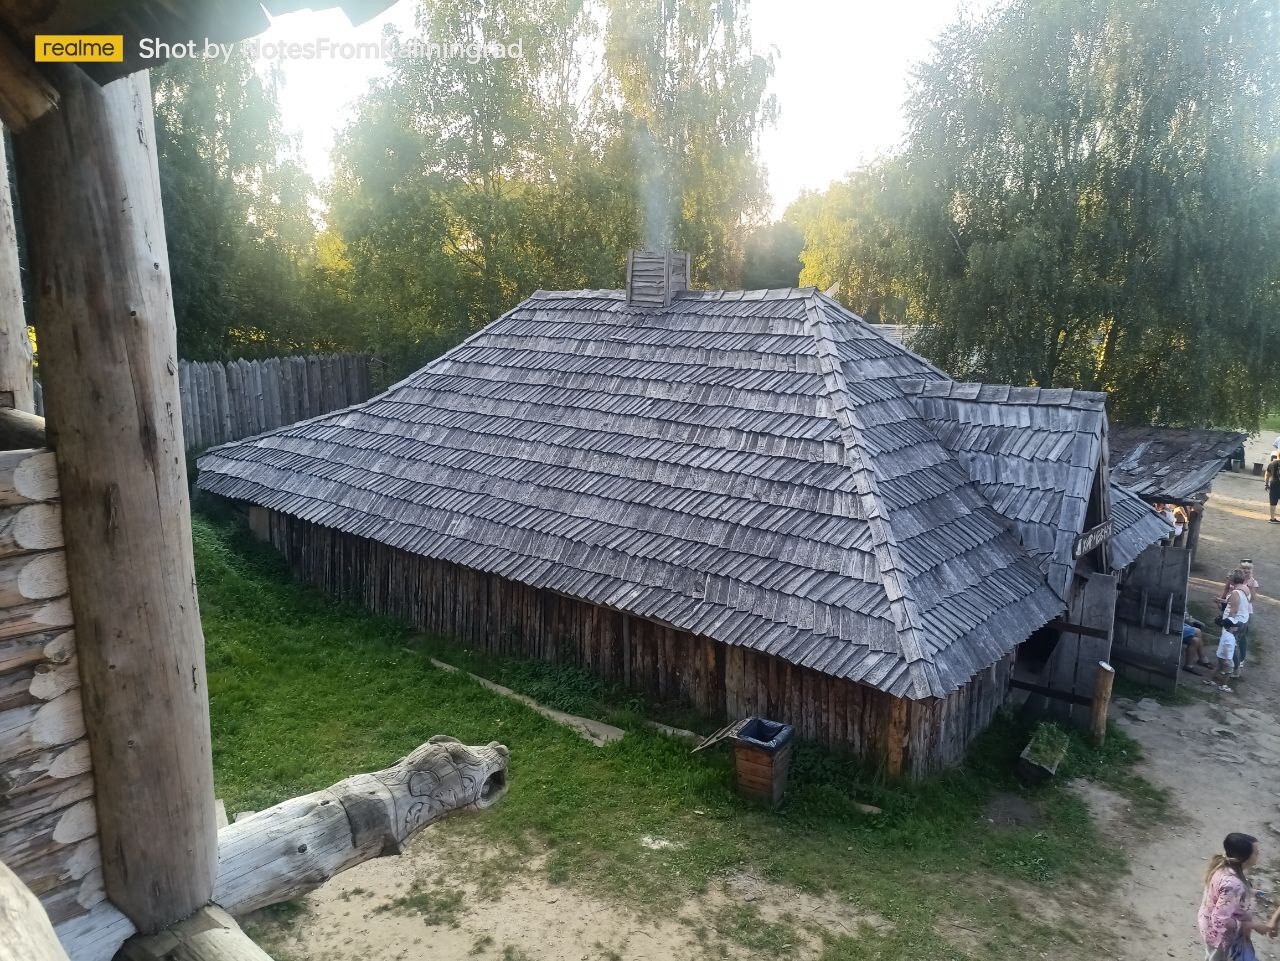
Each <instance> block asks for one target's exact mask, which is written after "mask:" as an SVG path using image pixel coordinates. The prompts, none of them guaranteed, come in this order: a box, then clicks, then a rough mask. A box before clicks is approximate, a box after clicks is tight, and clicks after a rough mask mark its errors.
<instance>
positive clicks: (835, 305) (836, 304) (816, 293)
mask: <svg viewBox="0 0 1280 961" xmlns="http://www.w3.org/2000/svg"><path fill="white" fill-rule="evenodd" d="M810 289H812V290H813V295H812V296H813V298H814V299H816V300H820V301H822V302H823V303H825V304H826V305H827V306H828V307H830V308H832V309H833V310H837V311H839V312H840V313H841V314H844V315H845V316H846V317H847V318H848V319H849V320H853V321H856V322H857V324H858V326H859V327H860V328H861V329H863V330H866V331H868V332H870V333H872V334H874V335H875V336H876V337H877V338H879V339H880V340H883V341H884V342H885V343H887V344H892V345H893V346H894V347H895V348H897V350H898V351H899V352H900V353H903V354H906V355H907V356H909V357H914V358H915V359H916V360H918V361H920V363H922V364H924V365H925V366H926V367H928V368H929V369H930V370H932V371H933V372H934V373H935V374H938V375H939V376H941V377H945V378H946V379H947V380H951V375H950V374H948V373H947V372H946V371H945V370H943V369H942V368H941V367H938V366H936V365H934V364H933V363H932V362H931V361H930V360H929V359H928V358H927V357H922V356H920V355H919V354H917V353H916V352H915V351H914V350H912V349H911V348H910V347H907V346H906V345H904V344H903V343H902V342H901V341H897V340H894V339H893V338H892V337H890V336H888V335H887V334H886V333H884V332H883V331H881V330H877V329H876V325H875V324H870V323H867V321H865V320H863V319H862V318H861V317H859V316H858V315H857V314H855V313H854V312H853V311H852V310H850V309H849V308H848V307H846V306H845V305H844V304H842V303H840V301H838V300H836V299H835V298H834V297H828V296H827V295H826V294H825V293H823V292H822V291H821V290H818V289H817V288H816V287H815V288H810Z"/></svg>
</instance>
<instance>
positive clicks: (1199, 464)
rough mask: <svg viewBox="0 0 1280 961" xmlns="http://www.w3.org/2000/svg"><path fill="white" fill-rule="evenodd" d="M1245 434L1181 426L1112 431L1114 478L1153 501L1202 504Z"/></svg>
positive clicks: (1114, 428)
mask: <svg viewBox="0 0 1280 961" xmlns="http://www.w3.org/2000/svg"><path fill="white" fill-rule="evenodd" d="M1243 443H1244V434H1240V433H1237V432H1235V431H1229V430H1192V429H1188V428H1181V427H1113V428H1111V476H1112V477H1113V478H1114V479H1115V480H1116V481H1118V482H1119V483H1121V484H1123V485H1124V486H1125V487H1127V488H1129V490H1131V491H1133V492H1134V493H1136V494H1137V495H1138V496H1139V497H1142V498H1143V499H1145V500H1149V501H1188V500H1198V499H1199V498H1200V497H1201V496H1203V495H1204V494H1205V493H1207V492H1208V491H1209V489H1210V488H1211V487H1212V486H1213V478H1214V476H1215V475H1216V474H1217V473H1218V471H1220V470H1222V467H1223V465H1224V464H1225V463H1226V461H1227V458H1228V457H1230V456H1231V453H1232V452H1233V451H1234V450H1235V449H1236V448H1237V447H1239V446H1240V445H1241V444H1243Z"/></svg>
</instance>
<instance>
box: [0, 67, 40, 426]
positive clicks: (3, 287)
mask: <svg viewBox="0 0 1280 961" xmlns="http://www.w3.org/2000/svg"><path fill="white" fill-rule="evenodd" d="M3 89H5V86H4V81H3V80H0V90H3ZM0 407H12V408H14V409H15V410H20V411H25V412H26V413H28V414H34V413H35V412H36V393H35V383H34V381H33V380H32V373H31V338H30V337H28V336H27V316H26V313H25V312H24V311H23V309H22V274H21V273H20V272H19V270H18V228H17V224H16V222H15V221H14V218H13V198H12V197H11V196H10V193H9V163H8V160H7V159H6V158H5V151H4V144H3V143H0ZM14 446H22V447H29V446H31V445H29V444H22V445H14Z"/></svg>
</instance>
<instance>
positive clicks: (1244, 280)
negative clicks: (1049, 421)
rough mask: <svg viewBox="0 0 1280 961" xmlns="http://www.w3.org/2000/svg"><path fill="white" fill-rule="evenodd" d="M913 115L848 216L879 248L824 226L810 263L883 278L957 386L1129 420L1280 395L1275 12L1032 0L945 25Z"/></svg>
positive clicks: (1279, 43) (1203, 419)
mask: <svg viewBox="0 0 1280 961" xmlns="http://www.w3.org/2000/svg"><path fill="white" fill-rule="evenodd" d="M908 115H909V134H908V138H907V144H906V147H905V149H904V151H903V152H902V154H901V156H899V157H897V158H895V159H894V160H892V161H890V162H888V163H886V164H883V165H880V167H879V168H878V169H875V170H872V171H869V172H866V173H865V175H864V176H865V177H870V178H873V179H874V178H880V179H881V180H882V182H883V183H884V184H885V189H883V190H880V191H878V192H876V191H872V192H867V191H862V192H861V193H860V194H859V196H860V197H861V198H862V199H863V200H864V201H866V203H865V204H862V205H861V206H859V208H858V209H859V211H860V213H859V214H858V215H857V216H854V217H851V218H847V219H848V220H850V221H852V222H859V221H861V222H862V223H873V224H876V225H879V226H878V227H877V228H876V232H877V233H878V234H879V235H880V236H881V239H882V242H881V243H880V244H879V246H873V247H872V248H870V249H869V248H868V247H867V246H866V244H865V243H863V242H861V241H859V240H855V239H854V238H853V237H852V236H849V235H846V236H844V237H840V236H838V235H836V234H832V233H831V232H830V231H829V230H828V231H826V233H825V234H824V228H822V227H821V226H820V225H818V223H811V225H810V233H809V238H810V240H811V242H812V243H814V244H820V245H821V247H822V249H820V250H810V251H807V252H806V255H805V259H806V266H807V268H810V267H812V268H815V269H816V268H817V266H818V265H819V264H821V263H823V262H835V261H839V260H841V259H842V258H843V259H844V260H845V261H846V262H847V263H848V264H849V265H850V269H851V270H854V271H855V272H856V271H862V272H863V273H864V275H865V276H866V277H867V278H869V283H870V284H871V286H872V287H874V288H875V289H874V292H873V296H874V297H876V298H877V299H878V303H879V304H880V305H881V306H883V307H887V308H889V309H890V310H891V312H892V313H893V314H894V315H896V317H897V318H898V319H905V320H907V321H909V322H914V323H919V324H922V325H924V328H925V329H924V330H923V331H922V332H921V336H920V337H919V338H918V339H917V340H916V342H915V343H916V345H917V346H918V347H920V348H921V349H922V350H924V351H925V352H926V353H927V354H929V355H930V356H931V357H932V359H934V360H935V361H937V362H939V363H940V364H942V365H943V366H945V367H948V368H949V369H952V370H954V371H955V372H956V373H958V374H960V375H968V376H974V377H982V378H987V379H994V380H1004V381H1010V382H1013V383H1032V384H1039V385H1042V386H1081V387H1087V388H1092V389H1105V390H1107V391H1109V392H1110V394H1111V402H1110V407H1111V411H1112V415H1113V417H1116V418H1117V419H1122V420H1131V421H1159V422H1164V423H1171V424H1218V425H1222V426H1241V427H1253V426H1255V425H1256V423H1257V420H1258V417H1259V415H1260V413H1261V412H1262V411H1263V409H1264V406H1266V405H1267V403H1268V402H1270V403H1271V404H1272V405H1274V398H1275V397H1276V396H1277V394H1280V369H1277V368H1276V367H1275V366H1274V364H1271V363H1270V362H1269V359H1270V358H1269V352H1270V350H1271V349H1272V348H1274V346H1275V344H1276V343H1277V335H1278V334H1280V138H1278V137H1277V131H1278V130H1280V20H1278V19H1277V17H1276V16H1275V8H1274V3H1272V2H1270V0H1012V2H1009V3H1007V4H1005V5H1003V6H1001V7H999V8H997V9H996V10H994V11H993V12H991V13H990V14H989V15H987V16H986V17H984V18H982V19H979V20H974V19H968V18H964V19H961V20H960V21H959V22H957V23H956V24H955V25H953V26H952V27H951V28H950V29H948V30H947V31H946V32H945V33H944V35H943V36H942V37H941V39H940V40H939V41H938V42H937V43H936V45H935V49H934V53H933V56H932V58H931V59H930V60H929V61H928V62H927V63H925V64H923V65H921V66H920V67H919V69H918V71H917V74H916V83H915V88H914V91H913V93H912V96H911V98H910V101H909V104H908ZM855 180H856V178H855ZM852 186H855V187H856V186H857V184H856V183H854V184H852ZM844 192H845V187H844V186H843V185H842V186H840V187H839V188H835V189H834V190H833V193H832V194H829V195H828V197H827V198H826V206H827V208H828V210H829V211H835V210H837V209H838V207H839V204H840V203H841V202H842V194H843V193H844ZM854 192H855V193H858V191H856V190H855V191H854ZM859 203H860V204H861V201H860V202H859ZM836 219H839V218H838V215H837V217H836Z"/></svg>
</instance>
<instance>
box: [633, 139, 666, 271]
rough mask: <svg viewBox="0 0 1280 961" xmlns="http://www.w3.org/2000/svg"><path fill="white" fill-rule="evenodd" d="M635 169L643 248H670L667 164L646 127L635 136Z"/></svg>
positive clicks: (662, 152)
mask: <svg viewBox="0 0 1280 961" xmlns="http://www.w3.org/2000/svg"><path fill="white" fill-rule="evenodd" d="M636 166H637V168H638V169H639V173H640V176H639V183H640V203H641V215H642V216H643V218H644V222H643V227H644V245H645V247H646V248H648V249H649V250H666V249H668V248H669V247H670V246H671V228H672V216H671V193H672V191H671V165H670V163H669V160H668V158H667V157H666V156H665V154H664V151H663V150H662V148H661V147H660V146H659V145H658V144H657V143H656V142H655V141H654V139H653V135H652V134H651V133H650V132H649V127H648V125H647V124H645V125H643V126H641V127H640V129H639V131H638V132H637V135H636Z"/></svg>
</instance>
